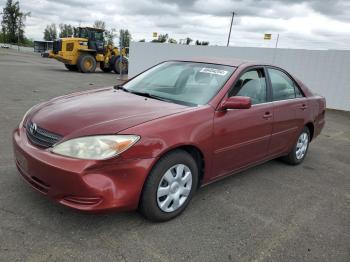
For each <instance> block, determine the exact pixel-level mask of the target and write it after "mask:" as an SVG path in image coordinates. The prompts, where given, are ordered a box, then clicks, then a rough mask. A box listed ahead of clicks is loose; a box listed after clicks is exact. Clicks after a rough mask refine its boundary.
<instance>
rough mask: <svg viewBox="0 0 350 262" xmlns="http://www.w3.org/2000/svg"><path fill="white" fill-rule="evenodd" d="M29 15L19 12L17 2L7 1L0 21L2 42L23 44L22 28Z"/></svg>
mask: <svg viewBox="0 0 350 262" xmlns="http://www.w3.org/2000/svg"><path fill="white" fill-rule="evenodd" d="M28 16H30V13H29V12H28V13H23V12H21V9H20V6H19V2H18V1H16V2H13V1H12V0H7V2H6V6H5V7H4V8H3V17H2V21H1V27H2V36H3V38H4V40H5V41H4V42H9V43H16V42H19V43H23V41H24V40H25V36H24V27H25V24H24V22H25V20H26V18H27V17H28Z"/></svg>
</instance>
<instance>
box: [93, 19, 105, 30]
mask: <svg viewBox="0 0 350 262" xmlns="http://www.w3.org/2000/svg"><path fill="white" fill-rule="evenodd" d="M93 27H94V28H99V29H106V22H104V21H102V20H96V21H95V22H94V25H93Z"/></svg>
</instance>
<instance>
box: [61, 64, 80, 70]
mask: <svg viewBox="0 0 350 262" xmlns="http://www.w3.org/2000/svg"><path fill="white" fill-rule="evenodd" d="M64 66H65V67H66V68H67V69H68V70H69V71H78V67H77V65H69V64H64Z"/></svg>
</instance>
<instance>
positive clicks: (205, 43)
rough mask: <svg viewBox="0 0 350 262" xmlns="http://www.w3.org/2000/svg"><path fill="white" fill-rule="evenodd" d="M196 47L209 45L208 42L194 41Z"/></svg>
mask: <svg viewBox="0 0 350 262" xmlns="http://www.w3.org/2000/svg"><path fill="white" fill-rule="evenodd" d="M196 45H209V42H208V41H199V40H196Z"/></svg>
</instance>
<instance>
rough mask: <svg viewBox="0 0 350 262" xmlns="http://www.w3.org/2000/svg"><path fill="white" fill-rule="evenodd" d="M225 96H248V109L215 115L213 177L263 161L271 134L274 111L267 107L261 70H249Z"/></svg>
mask: <svg viewBox="0 0 350 262" xmlns="http://www.w3.org/2000/svg"><path fill="white" fill-rule="evenodd" d="M228 96H248V97H250V98H251V99H252V107H251V108H249V109H232V110H225V111H217V112H216V113H215V116H214V136H213V137H214V141H213V142H214V143H213V144H214V159H213V164H214V174H217V176H223V175H226V174H228V173H230V172H232V171H235V170H238V169H240V168H243V167H245V166H247V165H249V164H253V163H255V162H257V161H259V160H262V159H264V158H265V157H266V156H267V154H268V147H269V142H270V136H271V132H272V121H273V114H272V113H273V112H272V111H273V109H272V103H268V102H269V101H268V95H267V82H266V77H265V71H264V69H263V68H262V67H258V68H253V69H248V70H247V71H245V72H244V73H243V74H241V76H240V77H239V79H238V80H237V81H236V83H235V84H234V86H233V88H232V89H231V91H230V92H229V94H228Z"/></svg>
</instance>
